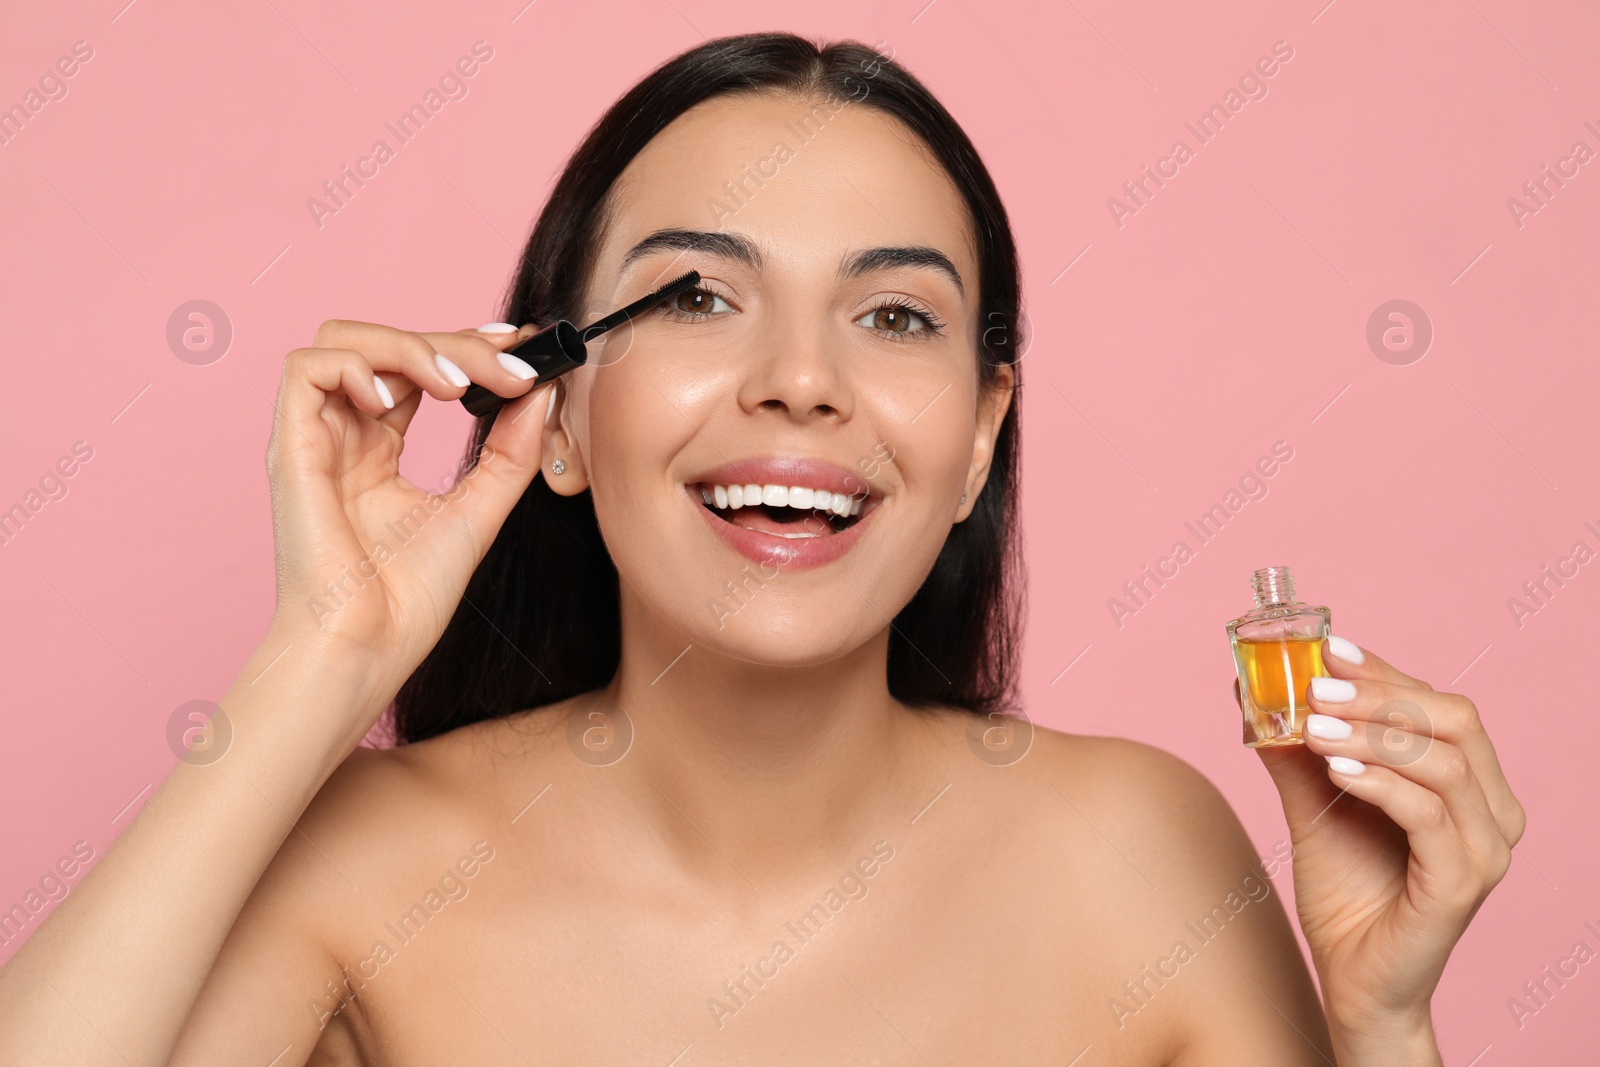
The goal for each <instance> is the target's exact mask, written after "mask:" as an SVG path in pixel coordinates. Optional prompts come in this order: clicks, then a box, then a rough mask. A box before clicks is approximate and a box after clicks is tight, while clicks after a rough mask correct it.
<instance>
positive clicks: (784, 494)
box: [689, 482, 870, 540]
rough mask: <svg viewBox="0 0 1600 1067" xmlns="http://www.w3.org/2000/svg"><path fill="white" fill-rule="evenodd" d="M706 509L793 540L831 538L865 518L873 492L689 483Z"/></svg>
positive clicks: (749, 527) (726, 519) (729, 520)
mask: <svg viewBox="0 0 1600 1067" xmlns="http://www.w3.org/2000/svg"><path fill="white" fill-rule="evenodd" d="M689 491H690V492H691V493H698V494H699V495H700V499H701V501H702V502H703V503H704V504H705V506H706V509H707V510H708V511H710V512H711V514H713V515H715V516H716V517H717V518H719V519H721V520H722V521H724V522H727V523H731V524H732V525H734V526H738V527H741V528H742V529H746V530H751V531H754V532H756V533H763V534H769V535H771V536H774V537H783V538H787V539H790V540H805V539H809V538H817V537H832V536H833V535H834V534H836V533H839V532H841V531H843V530H848V529H849V528H850V527H851V526H854V525H855V524H856V523H857V522H859V521H860V520H861V511H862V508H863V506H865V505H866V504H868V503H869V501H870V497H868V496H867V495H866V494H865V493H864V492H863V493H862V494H860V495H856V496H852V495H850V494H848V493H835V492H830V491H829V490H827V489H815V488H811V487H808V486H803V485H756V484H754V483H750V484H746V485H722V484H712V483H709V482H700V483H696V484H694V485H691V486H689Z"/></svg>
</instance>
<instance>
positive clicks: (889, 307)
mask: <svg viewBox="0 0 1600 1067" xmlns="http://www.w3.org/2000/svg"><path fill="white" fill-rule="evenodd" d="M856 325H857V326H866V327H869V328H871V329H875V330H882V331H883V332H884V333H895V334H901V335H905V334H914V333H930V332H931V333H936V332H938V326H936V325H935V324H934V323H933V322H932V321H931V319H930V317H929V316H927V315H925V314H923V313H922V312H920V311H917V310H915V309H913V308H910V307H908V306H906V305H905V304H883V305H881V306H879V307H875V308H873V309H872V310H871V311H869V312H867V313H866V314H865V315H863V316H861V317H860V318H859V319H857V320H856Z"/></svg>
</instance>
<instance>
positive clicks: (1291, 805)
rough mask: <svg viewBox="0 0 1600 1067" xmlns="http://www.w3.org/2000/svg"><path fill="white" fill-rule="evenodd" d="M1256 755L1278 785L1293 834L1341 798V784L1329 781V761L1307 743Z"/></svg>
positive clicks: (1276, 748)
mask: <svg viewBox="0 0 1600 1067" xmlns="http://www.w3.org/2000/svg"><path fill="white" fill-rule="evenodd" d="M1256 754H1257V755H1258V756H1260V757H1261V763H1262V765H1263V766H1264V767H1266V769H1267V774H1268V775H1270V776H1271V777H1272V784H1273V785H1275V786H1277V788H1278V799H1279V800H1280V801H1281V802H1282V803H1283V817H1284V821H1286V822H1287V823H1288V824H1289V831H1290V833H1291V834H1295V833H1298V832H1300V831H1302V830H1304V829H1308V828H1310V827H1311V826H1312V825H1313V824H1315V823H1316V822H1317V821H1319V820H1320V819H1321V817H1322V815H1323V814H1324V813H1325V812H1326V811H1327V810H1328V807H1329V805H1331V804H1332V803H1333V802H1334V801H1335V800H1337V799H1338V798H1339V793H1340V787H1339V786H1336V785H1334V784H1333V783H1332V782H1331V781H1329V780H1328V761H1327V760H1325V759H1323V758H1322V757H1321V756H1319V755H1318V754H1317V753H1315V752H1313V751H1311V750H1310V749H1309V748H1307V747H1306V746H1305V745H1281V746H1278V747H1270V748H1258V749H1256Z"/></svg>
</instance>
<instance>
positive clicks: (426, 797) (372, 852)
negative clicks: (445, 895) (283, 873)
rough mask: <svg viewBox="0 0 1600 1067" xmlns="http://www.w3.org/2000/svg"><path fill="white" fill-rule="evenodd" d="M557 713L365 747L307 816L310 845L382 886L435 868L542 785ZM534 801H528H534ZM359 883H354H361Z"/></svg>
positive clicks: (332, 778)
mask: <svg viewBox="0 0 1600 1067" xmlns="http://www.w3.org/2000/svg"><path fill="white" fill-rule="evenodd" d="M560 721H562V720H561V718H560V712H559V711H558V710H556V709H545V710H544V711H542V712H541V713H537V714H523V715H519V716H514V717H511V718H507V719H491V720H486V721H483V722H477V723H471V724H468V725H465V726H461V727H458V728H456V729H454V730H451V731H450V732H448V733H445V734H441V735H439V736H437V737H432V738H429V739H427V740H424V741H420V742H416V743H413V744H406V745H401V746H398V747H393V748H384V749H369V748H358V749H356V750H355V751H354V752H352V753H351V754H350V756H349V757H348V758H347V759H346V760H345V761H344V763H343V764H341V765H340V767H339V768H338V770H336V771H335V772H334V773H333V775H332V776H330V777H329V779H328V781H327V782H326V783H325V784H324V785H323V787H322V790H321V791H320V792H319V793H318V794H317V797H316V799H315V800H314V801H313V802H312V804H311V806H310V807H309V808H308V809H307V811H306V813H305V816H304V817H303V818H302V819H301V823H300V828H301V829H302V830H303V831H304V832H305V834H306V836H307V837H308V838H311V839H312V840H315V841H317V842H318V843H319V844H320V843H322V842H324V841H325V842H327V844H328V845H331V846H332V851H331V852H329V860H330V863H331V862H332V861H333V859H334V854H335V853H337V854H338V855H339V856H342V857H345V858H347V859H348V860H349V862H350V864H351V865H352V866H353V867H355V868H356V869H357V870H358V871H361V872H370V874H372V875H374V876H376V877H375V878H374V881H377V880H380V879H388V878H392V877H393V876H395V875H401V874H404V873H406V868H407V867H409V866H413V865H418V864H421V865H425V866H426V865H434V866H437V862H436V861H437V860H438V858H439V857H440V856H441V855H445V854H449V855H451V856H454V855H455V854H456V853H459V852H461V851H463V849H464V848H465V849H470V847H471V845H472V844H474V843H475V842H476V841H477V840H478V839H480V838H481V837H482V836H483V834H484V832H485V828H486V827H488V826H491V825H496V824H502V823H505V822H506V821H507V820H509V819H511V818H513V817H514V816H515V815H516V814H517V808H516V804H517V803H518V798H519V797H520V796H521V792H522V791H523V790H521V789H519V785H520V783H521V780H522V779H524V778H527V779H528V780H529V781H532V780H533V778H534V777H537V774H536V773H535V774H533V775H531V776H530V773H529V772H530V771H534V772H536V771H537V769H538V768H539V767H540V766H546V767H548V766H549V765H551V764H553V763H554V762H556V761H555V760H553V759H549V758H546V756H547V755H548V753H549V752H550V751H551V750H552V748H553V745H554V734H555V730H554V729H553V727H554V726H555V725H556V724H557V723H558V722H560ZM526 799H527V798H522V800H523V802H524V803H525V802H526ZM352 877H353V876H352Z"/></svg>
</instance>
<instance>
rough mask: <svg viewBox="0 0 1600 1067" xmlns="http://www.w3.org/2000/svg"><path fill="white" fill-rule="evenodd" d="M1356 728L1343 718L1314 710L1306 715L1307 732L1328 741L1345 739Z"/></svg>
mask: <svg viewBox="0 0 1600 1067" xmlns="http://www.w3.org/2000/svg"><path fill="white" fill-rule="evenodd" d="M1354 729H1355V728H1354V727H1353V726H1351V725H1350V724H1349V723H1347V722H1345V721H1344V720H1343V719H1336V718H1334V717H1333V716H1332V715H1318V714H1317V713H1316V712H1312V713H1311V714H1310V715H1307V716H1306V733H1308V734H1310V735H1311V736H1312V737H1320V738H1323V739H1324V740H1327V741H1343V740H1344V739H1345V738H1347V737H1349V736H1350V734H1351V733H1352V732H1353V731H1354Z"/></svg>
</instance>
